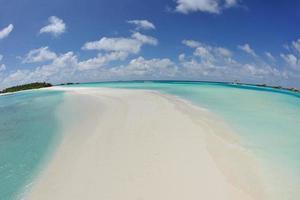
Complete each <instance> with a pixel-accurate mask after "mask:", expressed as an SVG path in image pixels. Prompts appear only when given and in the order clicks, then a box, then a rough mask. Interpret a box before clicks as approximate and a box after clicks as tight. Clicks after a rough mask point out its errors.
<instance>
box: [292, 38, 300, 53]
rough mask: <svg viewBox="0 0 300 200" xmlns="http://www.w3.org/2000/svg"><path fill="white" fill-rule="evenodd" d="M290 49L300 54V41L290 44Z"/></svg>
mask: <svg viewBox="0 0 300 200" xmlns="http://www.w3.org/2000/svg"><path fill="white" fill-rule="evenodd" d="M292 47H293V48H294V49H295V50H296V51H297V52H298V53H300V39H298V40H296V41H293V42H292Z"/></svg>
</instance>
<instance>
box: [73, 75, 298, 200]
mask: <svg viewBox="0 0 300 200" xmlns="http://www.w3.org/2000/svg"><path fill="white" fill-rule="evenodd" d="M77 86H87V87H117V88H131V89H152V90H157V91H160V92H163V93H167V94H172V95H176V96H178V97H181V98H184V99H186V100H189V101H191V102H192V103H193V104H195V105H199V106H201V107H205V108H207V109H209V110H210V111H212V112H213V113H215V114H217V115H219V116H221V117H222V118H223V119H224V120H225V121H226V122H227V123H228V124H229V125H230V126H231V127H232V128H233V129H234V131H235V132H236V133H238V134H239V136H240V137H241V138H242V144H243V146H244V147H246V148H247V149H249V150H250V151H251V152H253V153H254V154H255V155H256V157H257V158H258V159H259V161H260V162H261V163H262V168H263V172H264V174H265V176H266V177H267V179H268V181H269V182H267V185H266V190H267V192H268V193H269V194H270V195H271V199H291V200H298V199H300V94H299V93H295V92H290V91H285V90H279V89H273V88H262V87H255V86H246V85H244V86H243V85H230V84H225V83H207V82H176V81H163V82H159V81H154V82H149V81H147V82H139V81H137V82H114V83H92V84H81V85H73V86H71V87H77Z"/></svg>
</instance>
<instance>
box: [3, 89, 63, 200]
mask: <svg viewBox="0 0 300 200" xmlns="http://www.w3.org/2000/svg"><path fill="white" fill-rule="evenodd" d="M61 100H62V93H61V92H51V91H34V92H31V91H30V92H29V91H28V92H21V93H16V94H13V95H5V96H0V199H1V200H13V199H18V195H20V194H21V193H22V192H23V191H24V189H25V186H26V185H27V184H29V183H30V182H31V180H32V178H33V177H34V175H35V172H36V171H37V170H38V169H39V167H40V165H41V163H42V161H43V160H44V159H45V157H46V155H47V152H48V151H49V149H50V148H51V144H52V141H53V140H54V138H55V136H56V135H57V134H58V125H59V124H58V121H56V118H55V113H54V112H55V109H56V107H57V106H58V105H59V103H60V102H61Z"/></svg>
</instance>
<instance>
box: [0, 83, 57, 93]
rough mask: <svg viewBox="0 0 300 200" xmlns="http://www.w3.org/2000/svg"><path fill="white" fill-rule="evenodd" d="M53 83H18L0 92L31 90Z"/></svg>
mask: <svg viewBox="0 0 300 200" xmlns="http://www.w3.org/2000/svg"><path fill="white" fill-rule="evenodd" d="M51 86H52V84H50V83H46V82H35V83H29V84H24V85H17V86H13V87H9V88H6V89H4V90H2V91H0V93H8V92H18V91H22V90H31V89H38V88H45V87H51Z"/></svg>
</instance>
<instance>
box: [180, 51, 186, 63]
mask: <svg viewBox="0 0 300 200" xmlns="http://www.w3.org/2000/svg"><path fill="white" fill-rule="evenodd" d="M178 60H179V61H180V62H183V61H184V60H185V54H184V53H181V54H179V56H178Z"/></svg>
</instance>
